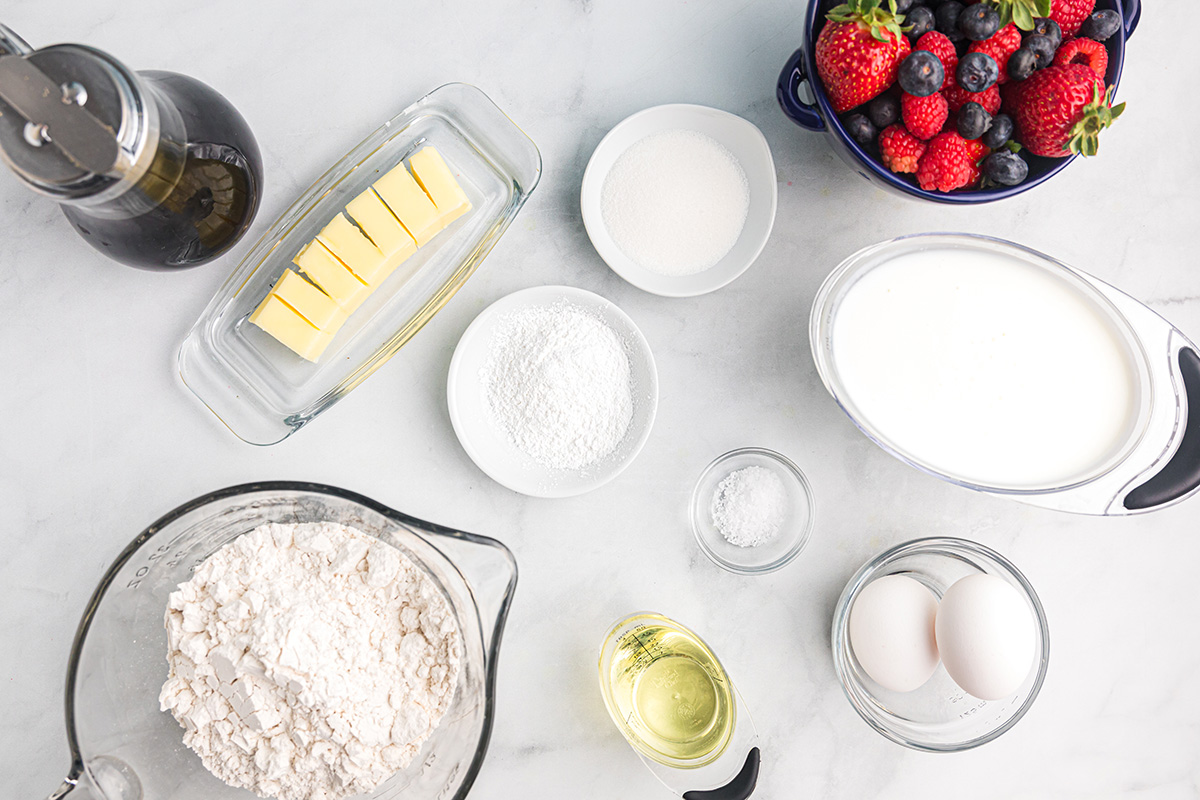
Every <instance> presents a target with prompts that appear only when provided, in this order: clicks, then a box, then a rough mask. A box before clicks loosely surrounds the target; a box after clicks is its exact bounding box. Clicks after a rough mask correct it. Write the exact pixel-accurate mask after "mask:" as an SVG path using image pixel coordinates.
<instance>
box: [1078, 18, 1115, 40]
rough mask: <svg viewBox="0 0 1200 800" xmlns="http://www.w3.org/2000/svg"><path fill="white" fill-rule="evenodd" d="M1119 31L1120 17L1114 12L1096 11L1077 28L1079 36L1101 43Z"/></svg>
mask: <svg viewBox="0 0 1200 800" xmlns="http://www.w3.org/2000/svg"><path fill="white" fill-rule="evenodd" d="M1119 30H1121V15H1120V14H1118V13H1117V12H1116V11H1097V12H1096V13H1095V14H1092V15H1091V16H1090V17H1088V18H1087V19H1085V20H1084V21H1083V24H1082V25H1080V26H1079V35H1080V36H1086V37H1087V38H1089V39H1095V40H1096V41H1097V42H1103V41H1104V40H1105V39H1107V38H1108V37H1110V36H1112V35H1113V34H1114V33H1116V32H1117V31H1119Z"/></svg>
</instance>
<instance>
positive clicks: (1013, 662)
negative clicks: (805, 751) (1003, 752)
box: [832, 537, 1050, 753]
mask: <svg viewBox="0 0 1200 800" xmlns="http://www.w3.org/2000/svg"><path fill="white" fill-rule="evenodd" d="M832 647H833V663H834V670H835V671H836V673H837V676H838V679H839V680H840V681H841V684H842V689H843V690H844V691H845V693H846V697H847V699H848V700H849V701H850V704H851V705H852V706H854V709H855V711H857V712H858V714H859V716H861V717H862V718H863V719H864V720H866V722H867V724H869V725H870V726H871V727H872V728H874V729H875V730H876V731H878V732H879V733H880V734H882V735H883V736H885V737H886V738H888V739H890V740H892V741H893V742H896V743H897V744H901V745H904V746H905V747H910V748H912V749H914V750H924V751H928V752H941V753H953V752H959V751H962V750H969V749H971V748H973V747H978V746H980V745H982V744H986V743H988V742H990V741H992V740H993V739H995V738H996V737H998V736H1000V735H1001V734H1002V733H1004V732H1005V731H1007V730H1009V729H1010V728H1012V727H1013V726H1014V725H1016V724H1017V722H1018V721H1019V720H1020V719H1021V718H1022V717H1023V716H1024V715H1025V713H1026V712H1027V711H1028V710H1029V707H1030V706H1031V705H1033V701H1034V700H1035V699H1036V698H1037V695H1038V691H1039V690H1040V689H1041V687H1042V682H1043V681H1044V680H1045V678H1046V668H1047V666H1048V664H1049V658H1050V631H1049V626H1048V624H1047V621H1046V614H1045V612H1044V611H1043V609H1042V605H1041V602H1040V601H1039V600H1038V596H1037V593H1036V592H1034V589H1033V586H1032V585H1030V583H1029V581H1028V580H1026V578H1025V576H1024V575H1022V574H1021V572H1020V571H1019V570H1017V568H1016V567H1015V566H1013V565H1012V563H1011V562H1009V561H1008V560H1007V559H1006V558H1004V557H1003V556H1002V555H1000V554H999V553H997V552H995V551H994V550H992V549H990V548H988V547H985V546H983V545H981V544H978V543H975V542H970V541H967V540H965V539H956V538H949V537H942V538H927V539H916V540H913V541H909V542H905V543H903V544H900V545H897V546H895V547H892V548H891V549H889V550H886V551H884V552H882V553H880V554H879V555H877V556H876V557H874V558H872V559H871V560H870V561H868V562H867V563H866V564H864V565H863V566H862V567H860V568H859V570H858V571H857V572H856V573H855V574H854V576H853V577H851V578H850V580H849V582H847V584H846V588H845V589H844V590H843V591H842V595H841V597H840V598H839V599H838V602H837V605H836V607H835V609H834V614H833V630H832Z"/></svg>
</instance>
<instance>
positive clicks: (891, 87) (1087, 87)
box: [814, 0, 1125, 192]
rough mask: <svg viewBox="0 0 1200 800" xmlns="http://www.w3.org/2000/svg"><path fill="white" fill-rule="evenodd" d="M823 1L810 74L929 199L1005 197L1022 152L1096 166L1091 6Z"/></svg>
mask: <svg viewBox="0 0 1200 800" xmlns="http://www.w3.org/2000/svg"><path fill="white" fill-rule="evenodd" d="M826 1H827V4H828V5H831V6H832V7H831V8H829V10H828V13H827V14H826V20H827V22H826V24H825V27H824V28H823V29H822V30H821V33H820V35H819V36H818V38H817V43H816V48H815V52H814V55H815V56H816V62H817V72H818V74H819V76H820V78H821V82H822V84H823V85H824V87H825V92H826V94H827V95H828V97H829V101H830V105H832V106H833V109H834V111H836V112H837V113H838V114H839V115H841V120H842V125H843V127H844V128H845V130H846V132H847V134H848V135H849V136H850V137H851V138H852V139H853V140H854V141H856V142H858V143H859V145H861V146H862V147H863V148H864V149H865V150H867V151H868V152H871V153H877V154H878V156H879V160H880V161H881V162H882V163H883V165H884V166H885V167H887V168H888V169H890V170H891V171H892V172H896V173H908V174H912V175H913V176H914V177H915V179H916V183H917V185H919V186H920V187H921V188H922V189H924V190H926V191H934V190H936V191H940V192H950V191H954V190H956V189H973V188H979V187H987V186H1014V185H1017V184H1019V183H1021V182H1022V181H1024V180H1025V179H1026V178H1027V177H1028V175H1029V163H1028V161H1027V160H1026V157H1025V154H1026V153H1029V154H1032V155H1035V156H1044V157H1051V158H1061V157H1065V156H1069V155H1071V154H1080V155H1085V156H1089V155H1094V154H1095V153H1096V151H1097V149H1098V143H1097V135H1098V134H1099V132H1100V131H1101V130H1103V129H1104V128H1106V127H1108V126H1109V125H1111V124H1112V121H1113V120H1114V119H1116V118H1117V116H1119V115H1120V113H1121V112H1122V111H1123V110H1124V107H1125V104H1124V103H1121V104H1120V105H1117V106H1113V105H1112V87H1110V86H1106V83H1105V81H1106V73H1107V71H1108V50H1107V48H1106V46H1105V44H1104V42H1105V41H1107V40H1108V39H1110V38H1111V37H1112V36H1113V35H1115V34H1116V33H1117V32H1118V31H1119V30H1120V28H1121V17H1120V15H1119V14H1118V13H1117V12H1115V11H1106V10H1104V11H1096V10H1095V5H1096V0H966V2H959V1H958V0H844V1H843V2H839V3H836V4H833V3H829V2H828V0H826Z"/></svg>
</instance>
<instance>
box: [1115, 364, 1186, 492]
mask: <svg viewBox="0 0 1200 800" xmlns="http://www.w3.org/2000/svg"><path fill="white" fill-rule="evenodd" d="M1179 374H1180V375H1182V376H1183V389H1184V394H1185V395H1186V396H1187V412H1188V415H1187V426H1186V427H1185V428H1184V430H1183V439H1181V440H1180V442H1179V449H1178V450H1176V451H1175V455H1173V456H1172V457H1171V460H1170V461H1168V462H1167V465H1166V466H1165V467H1163V468H1162V469H1161V470H1159V472H1158V474H1157V475H1155V476H1154V477H1153V478H1151V479H1150V480H1148V481H1146V482H1145V483H1143V484H1142V485H1141V486H1139V487H1137V488H1136V489H1134V490H1133V491H1131V492H1130V493H1129V494H1127V495H1126V496H1125V508H1127V509H1129V510H1130V511H1143V510H1146V509H1150V508H1154V507H1155V506H1161V505H1165V504H1167V503H1170V502H1172V501H1174V500H1178V499H1179V498H1181V497H1183V496H1184V495H1186V494H1188V493H1189V492H1191V491H1192V490H1193V489H1195V488H1196V487H1197V486H1200V355H1197V353H1196V351H1195V350H1193V349H1191V348H1190V347H1185V348H1183V349H1182V350H1180V351H1179Z"/></svg>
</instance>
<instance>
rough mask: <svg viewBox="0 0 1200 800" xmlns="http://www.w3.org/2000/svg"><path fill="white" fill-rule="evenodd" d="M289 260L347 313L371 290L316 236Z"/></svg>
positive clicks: (351, 311)
mask: <svg viewBox="0 0 1200 800" xmlns="http://www.w3.org/2000/svg"><path fill="white" fill-rule="evenodd" d="M292 261H293V262H294V263H295V264H296V266H298V267H299V268H300V269H302V270H304V274H305V275H307V276H308V277H310V278H312V280H313V283H315V284H316V285H317V286H320V287H321V291H323V292H325V294H327V295H329V296H330V297H331V298H333V301H334V302H335V303H337V304H338V305H339V306H341V307H342V310H343V311H345V312H346V313H347V314H353V313H354V312H355V311H356V310H357V309H358V307H359V306H361V305H362V303H363V301H364V300H366V299H367V295H369V294H370V293H371V287H370V286H367V285H366V284H365V283H363V282H362V281H360V280H359V279H358V278H356V277H354V273H353V272H351V271H350V270H348V269H346V266H345V265H344V264H342V262H340V261H338V260H337V259H336V258H334V257H333V253H330V252H329V250H328V249H326V247H325V245H323V244H321V243H320V242H318V241H317V240H315V239H314V240H313V241H311V242H309V243H308V244H306V245H304V249H302V250H301V251H300V252H299V253H298V254H297V255H296V257H295V258H294V259H292Z"/></svg>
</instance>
